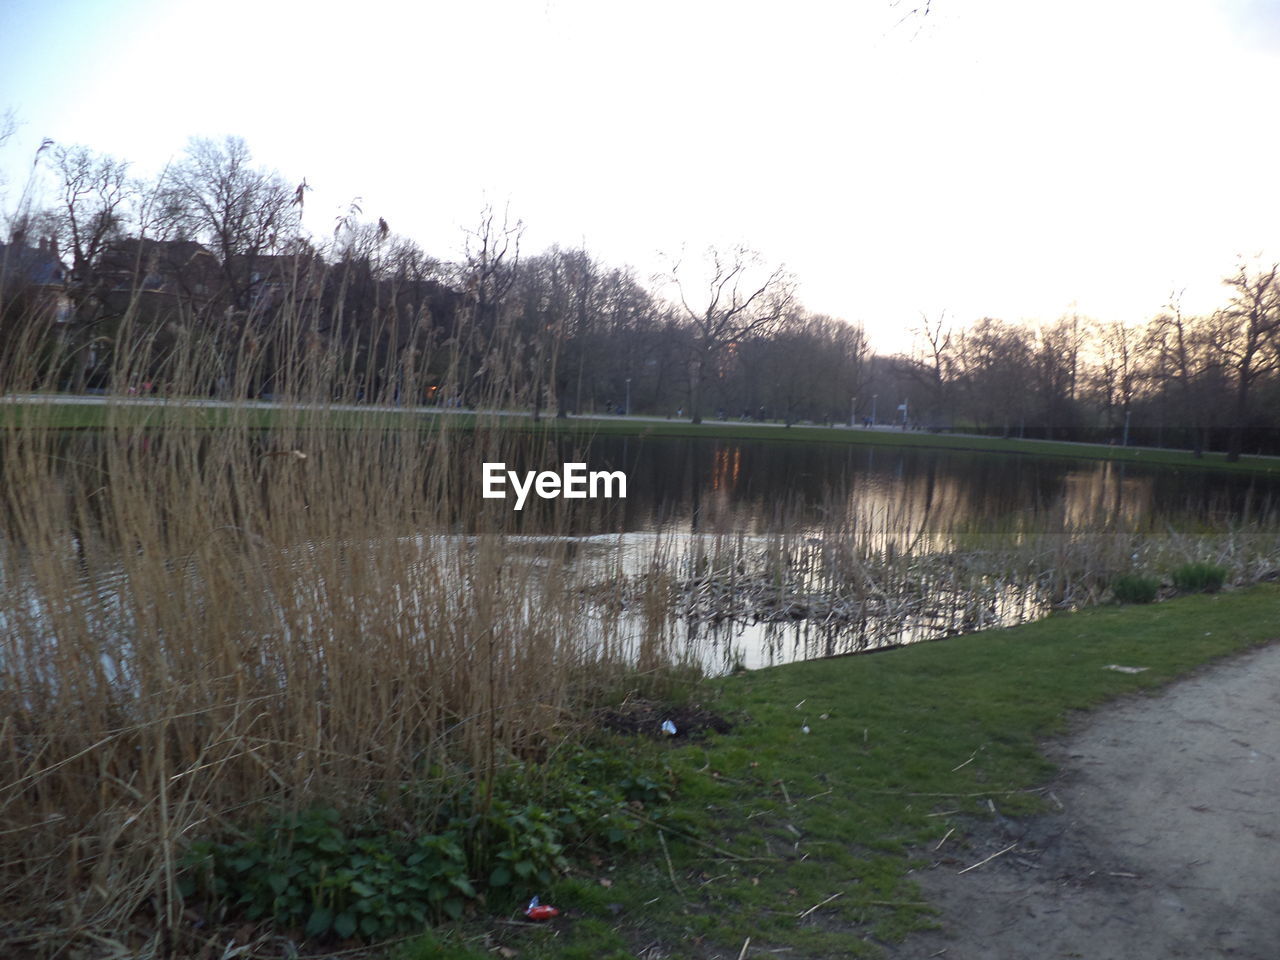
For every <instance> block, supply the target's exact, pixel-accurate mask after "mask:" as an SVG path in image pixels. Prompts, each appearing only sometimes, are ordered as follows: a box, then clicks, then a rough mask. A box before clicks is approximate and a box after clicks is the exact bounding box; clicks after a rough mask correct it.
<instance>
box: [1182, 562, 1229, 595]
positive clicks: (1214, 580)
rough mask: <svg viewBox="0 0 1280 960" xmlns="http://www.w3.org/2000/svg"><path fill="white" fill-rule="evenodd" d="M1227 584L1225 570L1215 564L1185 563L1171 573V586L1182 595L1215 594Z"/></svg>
mask: <svg viewBox="0 0 1280 960" xmlns="http://www.w3.org/2000/svg"><path fill="white" fill-rule="evenodd" d="M1226 582H1227V568H1226V567H1220V566H1218V565H1217V564H1216V563H1185V564H1183V565H1182V566H1180V567H1178V569H1176V570H1174V571H1173V585H1174V586H1175V587H1177V588H1178V590H1179V591H1180V592H1182V593H1216V592H1217V591H1219V590H1221V589H1222V585H1223V584H1224V583H1226Z"/></svg>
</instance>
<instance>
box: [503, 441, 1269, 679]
mask: <svg viewBox="0 0 1280 960" xmlns="http://www.w3.org/2000/svg"><path fill="white" fill-rule="evenodd" d="M561 453H562V455H563V456H565V457H566V458H569V459H585V460H586V461H587V462H588V464H589V467H590V469H610V470H614V469H620V470H623V471H624V472H625V473H626V474H627V477H628V498H627V500H626V501H625V502H617V501H615V502H612V503H607V504H606V503H596V504H593V505H592V506H593V507H594V509H580V508H579V506H578V505H580V504H581V503H582V501H576V502H575V507H574V509H573V511H572V512H571V513H569V514H568V519H569V521H570V522H569V524H568V528H569V530H570V532H571V533H573V534H576V535H578V536H581V537H582V538H583V539H582V541H581V558H582V562H583V563H584V564H599V565H600V566H601V567H602V568H605V569H609V570H618V569H621V570H623V571H626V572H630V573H633V574H634V573H636V572H637V571H642V570H644V569H645V567H646V564H647V563H648V562H649V558H650V557H651V556H652V555H653V553H654V551H655V549H657V548H655V543H661V544H664V545H666V547H667V548H668V549H672V546H671V545H672V544H673V543H674V544H675V547H674V552H675V553H677V554H682V555H683V556H684V557H685V559H686V560H687V561H688V562H687V564H686V571H685V572H686V575H685V580H684V583H683V586H682V589H681V591H680V593H679V602H680V603H681V604H682V605H683V606H682V607H681V609H683V610H685V611H686V613H687V616H685V617H684V619H683V624H682V629H683V630H684V632H685V637H686V639H687V640H688V641H689V642H690V643H695V644H698V645H700V647H701V653H700V654H699V658H700V659H701V660H702V661H703V663H704V664H706V665H707V666H708V667H710V668H711V669H713V670H723V669H729V668H732V667H734V666H737V665H743V666H747V667H757V666H762V665H768V664H771V663H777V662H784V661H787V660H791V659H797V658H810V657H815V656H830V655H835V654H840V653H847V652H856V651H860V650H864V649H870V648H874V647H878V646H884V645H888V644H896V643H902V642H910V641H913V640H920V639H927V638H933V637H938V636H945V635H949V634H954V633H960V632H966V631H968V630H972V629H976V628H979V627H982V626H990V625H999V624H1012V623H1017V622H1020V621H1024V620H1027V619H1033V618H1036V617H1038V616H1041V615H1043V614H1044V613H1045V612H1047V610H1049V609H1050V608H1051V606H1052V605H1053V604H1055V603H1057V604H1059V605H1071V604H1072V603H1073V602H1079V601H1075V600H1073V598H1072V597H1071V596H1070V595H1068V596H1067V597H1066V599H1065V600H1064V598H1063V596H1061V595H1056V594H1054V593H1053V592H1052V591H1046V589H1045V588H1044V587H1043V585H1028V584H1025V583H1024V584H1020V585H1014V584H1005V583H1003V582H988V583H985V584H984V587H983V593H982V596H981V597H975V596H974V595H973V594H971V593H965V594H964V595H963V596H961V595H951V594H949V593H948V592H947V588H946V587H945V578H944V579H939V578H938V577H937V576H933V575H923V576H922V577H920V578H913V577H912V575H911V574H895V575H894V576H895V577H896V578H897V579H896V580H895V586H894V587H893V588H886V589H889V591H890V593H891V594H894V595H893V596H890V597H887V598H886V597H877V596H874V595H872V596H862V597H860V598H859V599H857V600H856V601H853V600H850V601H849V602H848V603H846V604H844V605H839V604H837V605H835V606H838V607H839V609H833V604H832V603H830V602H828V598H826V597H824V596H823V590H822V588H821V587H819V586H817V585H816V583H815V581H817V580H821V579H822V577H821V576H820V575H817V574H816V573H815V568H816V567H820V566H822V565H823V557H822V556H821V555H822V553H823V552H824V551H825V550H826V549H827V548H828V546H830V545H832V544H837V545H838V544H840V543H841V542H844V541H848V540H851V539H852V540H859V541H861V542H863V543H864V544H869V545H871V547H872V548H873V549H875V550H879V551H882V552H884V551H887V552H890V553H893V552H895V551H896V553H897V554H898V555H899V556H901V555H907V554H910V555H911V556H913V557H922V556H928V555H933V556H937V557H945V556H950V555H953V554H952V553H951V552H952V551H956V550H958V549H961V545H962V544H963V545H965V546H966V547H971V546H972V544H974V543H982V542H984V539H983V535H990V536H989V537H988V538H987V540H988V541H995V540H999V541H1001V542H1008V541H1010V540H1011V539H1013V540H1016V539H1018V538H1020V537H1022V538H1025V537H1027V536H1029V535H1031V534H1035V533H1040V534H1044V533H1046V532H1047V533H1049V534H1052V535H1053V536H1054V537H1056V538H1058V540H1070V541H1076V542H1080V541H1092V542H1093V543H1095V544H1096V543H1098V542H1101V541H1102V540H1103V539H1109V540H1111V541H1117V542H1118V541H1124V542H1126V543H1128V542H1131V541H1132V538H1131V537H1129V538H1127V537H1126V535H1130V534H1148V535H1150V537H1151V538H1152V539H1153V540H1157V539H1160V538H1166V539H1167V537H1168V536H1169V534H1170V533H1176V532H1183V533H1187V534H1191V533H1203V532H1206V531H1221V530H1225V529H1231V528H1235V529H1239V530H1248V529H1250V528H1251V526H1253V525H1254V524H1257V523H1262V524H1264V525H1267V526H1268V527H1269V528H1271V529H1274V523H1275V520H1274V511H1275V508H1276V507H1277V506H1280V478H1275V479H1273V478H1268V477H1257V476H1248V475H1235V474H1226V473H1222V472H1213V471H1200V470H1186V469H1171V468H1147V467H1142V466H1135V465H1132V464H1123V465H1122V464H1114V463H1108V462H1090V461H1079V460H1066V459H1046V458H1036V457H1019V456H1011V455H993V454H977V453H964V452H952V451H941V450H921V449H902V448H894V447H866V446H857V447H850V446H844V445H838V444H808V443H786V442H773V443H765V442H736V441H718V440H708V441H696V440H691V439H634V438H631V439H618V438H604V439H600V440H598V441H596V442H595V443H594V444H593V445H592V446H591V447H590V448H589V449H588V450H586V451H581V450H579V451H573V450H569V449H567V448H566V449H565V450H563V451H561ZM521 466H522V467H527V468H535V467H541V468H548V467H553V466H555V464H547V463H541V464H537V463H530V464H522V465H521ZM526 529H527V531H528V532H530V533H537V532H539V530H541V529H542V525H541V524H540V522H539V521H537V520H535V519H533V518H532V517H531V518H530V519H529V521H528V523H527V526H526ZM559 529H565V527H563V526H561V527H560V528H559ZM784 534H785V535H786V537H787V543H789V544H791V545H792V550H793V554H794V551H795V548H796V547H797V545H798V549H799V552H800V553H802V554H804V555H803V556H801V557H799V558H798V559H795V560H794V561H793V563H794V566H795V568H796V569H795V571H794V572H795V575H794V577H791V578H790V582H789V585H788V588H787V590H785V591H783V593H784V594H785V595H784V596H782V597H781V598H780V599H778V600H777V602H773V601H774V598H773V596H772V595H771V594H769V591H768V590H765V591H764V593H765V602H763V603H760V602H752V603H745V604H734V603H732V602H727V601H726V600H725V599H724V597H723V596H722V593H723V591H720V592H717V587H718V582H717V578H716V577H707V576H705V575H704V574H703V573H701V572H700V570H699V568H697V565H696V563H694V562H693V559H690V558H694V559H697V558H705V556H706V555H707V554H709V553H710V554H715V553H716V552H719V553H720V554H728V555H731V556H732V557H734V558H744V557H745V558H746V559H747V563H746V564H745V565H744V564H743V563H738V568H739V569H743V568H744V567H746V566H750V562H751V560H752V558H755V559H756V560H759V559H760V558H761V557H763V556H764V555H766V554H768V553H769V551H770V550H771V549H773V551H774V552H775V553H776V552H777V549H778V543H779V537H780V535H784ZM707 544H711V545H712V546H710V547H708V546H707ZM1126 549H1128V548H1126ZM734 562H736V563H737V561H736V560H735V561H734ZM1046 563H1050V564H1051V563H1052V560H1049V561H1046ZM713 566H714V563H713ZM774 569H776V568H774ZM1050 572H1051V571H1050ZM720 579H721V580H722V579H723V574H722V575H721V576H720ZM746 579H747V580H748V581H749V582H750V577H749V576H748V577H747V578H746ZM758 588H759V584H758V583H750V585H749V587H748V588H740V590H747V589H751V590H755V591H756V595H757V596H758V595H759V594H760V590H759V589H758ZM895 591H897V592H896V593H895ZM913 591H914V594H912V592H913ZM709 594H715V596H710V597H709V596H708V595H709ZM906 594H912V595H911V596H906ZM846 599H847V597H846ZM850 604H852V608H850ZM637 629H640V628H639V627H637Z"/></svg>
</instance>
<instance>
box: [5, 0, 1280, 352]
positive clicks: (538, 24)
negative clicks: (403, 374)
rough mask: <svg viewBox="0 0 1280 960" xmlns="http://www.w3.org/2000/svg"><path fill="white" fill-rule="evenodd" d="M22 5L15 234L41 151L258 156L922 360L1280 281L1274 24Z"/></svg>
mask: <svg viewBox="0 0 1280 960" xmlns="http://www.w3.org/2000/svg"><path fill="white" fill-rule="evenodd" d="M923 2H924V0H901V2H900V3H899V4H897V5H895V4H894V3H893V2H892V0H839V2H837V0H821V2H819V0H789V2H788V3H786V4H783V3H780V2H774V3H766V2H757V0H733V2H725V0H645V2H644V3H634V2H621V0H488V2H486V3H483V4H481V3H473V2H466V0H455V2H449V3H443V2H436V0H423V2H417V3H407V2H400V3H390V2H384V0H361V2H359V3H351V2H346V3H341V4H328V3H325V2H322V0H320V2H318V0H309V2H305V3H303V2H292V0H282V2H271V0H225V2H221V3H218V4H216V5H215V4H210V3H208V2H207V0H201V2H194V0H0V36H3V37H5V38H6V42H5V44H4V46H5V51H6V52H5V56H4V58H3V59H0V113H2V112H3V111H5V110H6V109H9V110H12V111H13V113H14V115H15V116H16V119H17V121H18V124H19V127H18V131H17V134H16V135H15V136H14V137H13V138H12V139H11V140H10V141H9V143H8V144H7V145H5V146H4V147H3V148H0V175H2V176H3V177H4V179H5V180H6V181H7V186H6V187H4V188H3V190H4V196H3V197H2V198H0V210H3V209H11V208H12V205H13V202H14V201H15V200H16V198H17V196H18V194H20V193H21V190H22V187H23V184H25V183H26V181H27V175H28V171H29V170H30V169H31V162H32V157H33V156H34V154H35V151H36V149H37V148H38V146H39V144H40V142H41V140H42V139H43V138H46V137H48V138H51V139H53V140H55V141H56V142H58V143H64V144H73V143H83V144H86V145H88V146H90V147H92V148H94V149H96V150H100V151H104V152H108V153H111V154H114V155H116V156H119V157H121V158H124V159H128V160H131V161H132V162H133V164H134V171H135V172H136V173H138V174H140V175H152V174H154V173H156V172H158V171H159V170H160V169H162V168H163V167H164V165H165V164H166V163H168V162H171V161H174V160H177V159H179V158H180V157H181V156H182V153H183V150H184V148H185V146H186V144H187V141H188V138H190V137H192V136H201V137H222V136H224V135H227V134H234V135H238V136H242V137H244V138H245V139H246V140H247V142H248V144H249V146H250V148H251V149H252V150H253V153H254V156H255V158H256V159H257V160H258V162H259V163H261V164H262V165H263V166H267V167H271V168H275V169H278V170H279V171H280V172H281V173H282V174H283V175H284V176H285V177H286V178H288V179H289V181H290V182H292V183H296V182H298V181H299V180H301V179H302V178H304V177H305V178H306V180H307V182H308V184H310V185H311V186H312V187H313V192H312V193H311V194H309V196H308V200H307V206H306V212H305V222H306V225H307V227H308V228H309V229H310V230H311V231H312V232H313V233H314V234H316V235H317V236H321V237H323V236H327V235H329V234H330V233H331V231H332V228H333V225H334V223H335V218H336V217H338V216H339V215H341V214H342V213H343V212H344V211H345V210H346V208H347V207H348V205H349V204H350V203H351V202H352V201H353V200H354V199H356V198H359V203H360V206H361V208H362V209H363V211H364V214H365V216H366V217H368V218H372V219H375V220H376V218H378V217H384V218H385V219H386V220H387V221H388V223H389V224H390V226H391V228H392V229H393V230H394V231H396V232H397V233H402V234H405V235H407V236H410V237H412V238H414V239H416V240H417V241H418V242H419V243H421V244H422V246H423V247H424V248H425V249H426V250H427V251H428V252H429V253H431V254H433V255H435V256H438V257H440V258H443V259H450V258H454V257H457V256H459V255H460V254H461V251H462V247H463V242H464V236H465V234H464V231H465V230H466V229H467V228H468V227H472V226H474V225H475V224H476V223H477V222H478V220H479V217H480V212H481V210H482V209H483V208H484V206H485V205H486V204H489V205H492V206H494V207H495V208H497V209H499V210H503V209H507V210H509V211H510V215H511V217H512V219H516V218H518V219H520V220H522V221H523V222H524V224H525V234H524V240H523V249H525V250H528V251H537V250H540V249H544V248H545V247H547V246H550V245H551V244H553V243H558V244H560V245H561V246H564V247H577V246H585V247H586V249H587V250H589V251H590V252H591V253H592V254H593V255H594V256H595V257H597V258H598V259H600V260H602V261H604V262H606V263H608V264H610V265H630V266H633V267H634V268H635V270H636V272H637V275H638V276H640V277H641V278H644V279H647V278H648V277H650V276H651V275H653V274H656V273H659V272H661V271H662V270H663V269H664V267H665V265H667V264H668V263H669V262H670V260H671V259H672V258H676V257H681V258H683V259H684V260H685V261H687V262H691V263H692V262H696V261H697V260H698V258H699V257H700V256H701V255H702V252H703V251H704V250H705V249H706V248H707V246H708V245H711V244H715V245H718V246H721V247H727V246H732V245H736V244H745V245H747V246H749V247H751V248H753V249H755V250H757V251H759V253H760V254H761V256H762V258H763V259H764V261H765V262H766V263H768V264H785V265H786V267H787V268H788V269H789V270H790V271H791V272H792V273H793V274H794V275H795V276H796V277H797V279H798V281H799V295H800V298H801V300H802V301H803V302H804V304H805V305H806V306H807V307H808V308H809V309H810V310H812V311H815V312H820V313H825V314H828V315H831V316H835V317H840V318H843V319H846V320H849V321H853V322H858V323H861V324H863V325H864V326H865V327H866V329H867V331H868V332H869V334H870V336H871V339H872V343H873V345H874V346H875V347H877V348H878V349H879V350H881V351H882V352H893V351H898V350H905V349H907V348H909V346H910V344H911V333H910V331H911V330H912V329H913V328H916V327H918V326H919V325H920V323H921V318H922V317H924V316H927V317H929V318H937V317H938V316H940V315H944V314H945V316H946V317H947V318H949V319H950V321H951V322H952V323H955V324H957V325H964V324H967V323H971V322H973V321H974V320H977V319H979V318H980V317H983V316H991V317H997V318H1000V319H1004V320H1009V321H1024V322H1029V323H1034V322H1039V321H1050V320H1053V319H1054V318H1056V317H1059V316H1062V315H1064V314H1069V313H1077V314H1080V315H1082V316H1088V317H1093V318H1095V319H1098V320H1100V321H1103V322H1110V321H1122V322H1129V323H1139V322H1142V321H1144V320H1146V319H1148V318H1149V317H1151V316H1153V315H1154V314H1156V313H1158V312H1159V311H1160V310H1161V308H1162V306H1163V305H1164V304H1165V303H1167V302H1168V301H1169V299H1170V295H1171V293H1173V292H1174V291H1185V292H1184V293H1183V304H1184V310H1185V311H1187V312H1191V313H1195V312H1202V311H1209V310H1212V309H1214V308H1215V307H1217V306H1219V305H1221V304H1222V303H1223V302H1224V300H1225V297H1226V291H1225V288H1224V287H1223V286H1222V283H1221V281H1222V279H1223V278H1224V277H1225V276H1227V275H1228V274H1230V273H1233V272H1234V271H1235V269H1236V268H1237V265H1238V264H1240V263H1241V261H1242V258H1243V259H1246V260H1252V259H1253V258H1255V257H1260V258H1261V259H1262V260H1263V261H1265V262H1268V263H1269V262H1274V261H1275V260H1280V236H1278V235H1277V231H1278V230H1280V190H1277V189H1276V184H1275V170H1276V165H1275V158H1276V157H1277V156H1280V124H1278V123H1277V102H1280V100H1278V98H1277V93H1280V0H1072V2H1070V3H1061V2H1060V3H1052V4H1050V3H1028V2H1027V0H932V3H931V4H930V6H929V12H928V14H927V15H921V14H920V13H919V12H917V13H915V14H914V15H913V14H911V13H910V8H911V7H912V6H913V5H914V6H919V5H920V4H922V3H923Z"/></svg>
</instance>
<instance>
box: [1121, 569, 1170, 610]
mask: <svg viewBox="0 0 1280 960" xmlns="http://www.w3.org/2000/svg"><path fill="white" fill-rule="evenodd" d="M1111 590H1112V592H1113V593H1114V594H1115V598H1116V603H1152V602H1154V601H1155V599H1156V595H1157V594H1158V593H1159V592H1160V581H1159V580H1156V579H1155V578H1154V577H1144V576H1143V575H1142V574H1139V573H1122V574H1120V576H1118V577H1116V578H1115V579H1114V580H1112V581H1111Z"/></svg>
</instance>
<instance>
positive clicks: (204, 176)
mask: <svg viewBox="0 0 1280 960" xmlns="http://www.w3.org/2000/svg"><path fill="white" fill-rule="evenodd" d="M252 159H253V158H252V156H251V154H250V153H249V147H248V146H247V145H246V144H245V142H244V140H242V139H241V138H239V137H227V138H226V139H224V140H222V141H221V142H219V141H216V140H204V139H199V138H196V139H193V140H192V141H191V142H190V144H189V145H188V147H187V155H186V157H185V158H184V159H183V160H182V162H181V163H179V164H178V165H177V166H175V167H174V168H172V169H171V170H170V171H168V174H167V177H166V178H165V183H164V192H165V194H166V202H165V203H164V204H163V205H162V206H163V207H164V208H165V209H167V210H168V211H169V212H170V215H171V218H172V220H173V221H176V223H177V226H178V229H179V231H180V232H181V233H185V234H186V235H187V236H189V237H192V238H195V239H200V240H202V241H203V242H205V243H207V244H209V245H210V246H211V247H212V249H213V252H214V254H215V255H216V256H217V257H218V260H219V262H220V263H221V264H222V272H223V276H224V279H225V281H226V284H227V291H228V294H229V296H230V299H231V302H232V304H233V305H234V306H235V307H237V308H239V309H241V310H244V309H247V308H248V307H249V306H250V305H251V302H252V291H253V287H254V285H255V283H257V278H256V270H255V267H256V265H257V261H258V259H259V258H260V257H262V256H264V255H265V254H269V253H271V252H273V251H274V250H275V249H276V248H277V247H279V246H281V245H283V244H285V243H286V242H287V241H290V240H292V239H294V237H295V236H296V235H297V233H298V230H299V216H300V213H301V208H300V204H299V203H298V202H297V197H298V188H297V187H291V186H289V184H288V183H286V182H285V180H284V178H283V177H281V176H280V174H278V173H276V172H275V171H273V170H264V169H261V168H257V167H254V166H253V165H252Z"/></svg>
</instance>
